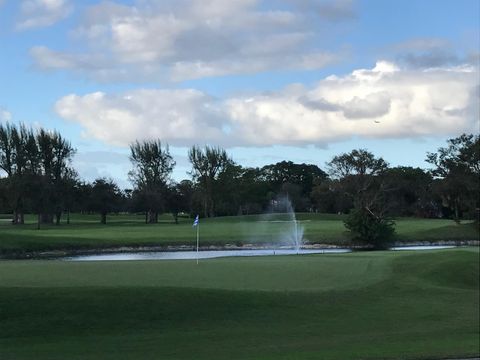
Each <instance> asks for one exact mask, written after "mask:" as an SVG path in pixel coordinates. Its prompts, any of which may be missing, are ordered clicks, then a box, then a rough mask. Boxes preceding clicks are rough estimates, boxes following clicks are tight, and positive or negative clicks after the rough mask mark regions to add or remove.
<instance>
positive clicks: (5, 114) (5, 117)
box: [0, 106, 12, 123]
mask: <svg viewBox="0 0 480 360" xmlns="http://www.w3.org/2000/svg"><path fill="white" fill-rule="evenodd" d="M10 120H12V114H11V113H10V112H9V111H7V110H5V109H4V108H2V107H1V106H0V123H1V122H7V121H10Z"/></svg>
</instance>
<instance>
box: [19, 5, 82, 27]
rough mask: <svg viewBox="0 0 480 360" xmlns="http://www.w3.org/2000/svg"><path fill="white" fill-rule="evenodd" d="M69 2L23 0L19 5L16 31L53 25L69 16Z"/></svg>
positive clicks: (70, 9) (70, 8) (71, 7)
mask: <svg viewBox="0 0 480 360" xmlns="http://www.w3.org/2000/svg"><path fill="white" fill-rule="evenodd" d="M72 10H73V5H72V4H71V2H70V0H24V1H22V2H21V4H20V19H19V20H18V21H17V24H16V28H17V30H29V29H34V28H41V27H46V26H50V25H53V24H55V23H56V22H58V21H60V20H63V19H64V18H66V17H67V16H68V15H70V14H71V12H72Z"/></svg>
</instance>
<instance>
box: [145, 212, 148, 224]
mask: <svg viewBox="0 0 480 360" xmlns="http://www.w3.org/2000/svg"><path fill="white" fill-rule="evenodd" d="M145 224H148V211H145Z"/></svg>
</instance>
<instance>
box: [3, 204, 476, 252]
mask: <svg viewBox="0 0 480 360" xmlns="http://www.w3.org/2000/svg"><path fill="white" fill-rule="evenodd" d="M297 217H298V219H299V221H301V225H302V226H303V227H304V228H305V234H304V238H305V240H306V242H308V243H323V244H336V245H340V246H343V245H346V244H348V234H347V232H346V231H345V227H344V225H343V219H344V216H342V215H331V214H308V213H305V214H304V213H301V214H297ZM3 218H5V216H3ZM275 219H278V220H282V219H283V220H285V219H287V217H286V216H282V215H277V217H276V218H273V219H272V218H269V220H275ZM26 220H27V223H26V224H25V225H22V226H12V225H10V224H9V223H8V222H7V221H3V223H1V224H0V254H2V253H3V254H8V253H22V252H29V251H45V250H58V249H64V250H75V249H87V248H107V247H120V246H152V245H155V246H167V245H174V246H178V245H187V246H193V245H194V243H195V229H193V228H192V220H191V219H189V218H180V224H178V225H176V224H173V223H172V218H171V216H168V215H164V216H163V217H162V218H161V222H160V223H159V224H148V225H146V224H144V223H143V216H141V215H138V216H137V215H111V216H109V218H108V221H109V223H108V224H107V225H101V224H99V217H98V216H95V215H75V214H74V215H72V219H71V224H70V225H66V224H63V223H62V224H61V225H60V226H55V225H49V226H45V225H44V226H42V229H41V230H37V229H36V225H35V218H34V217H33V216H32V217H27V219H26ZM396 224H397V227H396V228H397V241H399V242H402V241H403V242H419V241H444V240H478V238H479V234H478V229H476V228H475V227H474V226H473V225H472V224H469V223H465V224H461V225H458V224H456V223H455V222H453V221H452V220H442V219H414V218H401V219H397V221H396ZM200 226H201V227H200V231H201V244H202V245H203V246H207V245H220V246H221V245H226V244H234V245H242V244H248V243H253V244H265V243H277V244H278V243H279V242H280V241H282V238H283V241H284V242H287V243H288V242H289V240H288V239H285V236H284V234H285V233H288V232H290V231H291V230H292V225H291V223H286V222H268V221H266V220H265V217H262V216H237V217H220V218H214V219H201V221H200Z"/></svg>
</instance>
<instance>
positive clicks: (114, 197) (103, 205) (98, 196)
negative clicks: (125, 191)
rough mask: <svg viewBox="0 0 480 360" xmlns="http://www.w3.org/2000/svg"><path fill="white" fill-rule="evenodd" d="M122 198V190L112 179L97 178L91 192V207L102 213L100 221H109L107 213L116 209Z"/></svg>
mask: <svg viewBox="0 0 480 360" xmlns="http://www.w3.org/2000/svg"><path fill="white" fill-rule="evenodd" d="M121 199H122V195H121V192H120V190H119V188H118V186H117V184H115V182H114V181H113V180H112V179H106V178H99V179H96V180H95V181H94V182H93V184H92V186H91V192H90V204H89V208H90V209H91V210H93V211H96V212H98V213H99V214H100V223H101V224H106V223H107V214H108V213H110V212H113V211H116V210H117V208H118V206H119V204H120V202H121Z"/></svg>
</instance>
